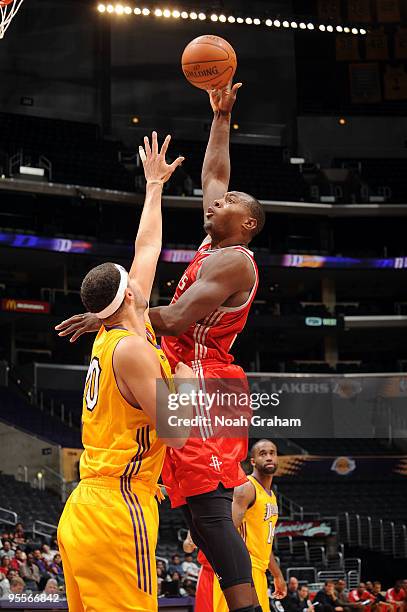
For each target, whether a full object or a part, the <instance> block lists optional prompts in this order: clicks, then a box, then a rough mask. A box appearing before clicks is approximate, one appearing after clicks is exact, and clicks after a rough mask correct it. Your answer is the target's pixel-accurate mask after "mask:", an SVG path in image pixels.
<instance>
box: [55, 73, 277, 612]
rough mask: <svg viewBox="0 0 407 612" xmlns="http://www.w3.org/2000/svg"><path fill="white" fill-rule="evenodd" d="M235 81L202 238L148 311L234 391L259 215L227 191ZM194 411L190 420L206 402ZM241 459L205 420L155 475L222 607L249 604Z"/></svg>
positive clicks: (210, 159) (160, 330)
mask: <svg viewBox="0 0 407 612" xmlns="http://www.w3.org/2000/svg"><path fill="white" fill-rule="evenodd" d="M239 87H240V84H236V85H234V86H233V87H231V88H226V89H225V90H222V91H214V92H211V93H210V100H211V105H212V109H213V111H214V119H213V123H212V128H211V134H210V138H209V143H208V146H207V150H206V154H205V160H204V164H203V169H202V187H203V194H204V197H203V207H204V228H205V231H206V232H207V234H208V236H207V238H206V239H205V240H204V242H203V243H202V245H201V247H200V248H199V250H198V252H197V253H196V255H195V257H194V259H193V261H192V262H191V263H190V265H189V266H188V268H187V270H186V272H185V274H184V275H183V276H182V278H181V280H180V282H179V284H178V287H177V290H176V292H175V295H174V298H173V300H172V302H171V304H170V305H169V306H163V307H158V308H151V309H150V311H149V315H150V320H151V322H152V325H153V327H154V329H155V331H156V334H157V335H159V336H162V338H163V339H162V346H163V349H164V351H165V353H166V355H167V357H168V359H169V361H170V363H171V365H173V364H174V365H175V363H177V362H178V361H180V360H181V359H182V361H183V362H184V363H187V364H189V365H190V366H191V367H192V369H193V370H194V371H195V372H196V374H197V375H198V377H199V379H200V382H201V386H202V389H205V386H206V384H207V383H208V382H209V381H213V380H214V379H219V380H221V379H222V380H225V379H227V380H233V379H235V380H236V381H237V383H240V385H241V388H242V389H243V388H246V384H247V383H246V377H245V374H244V372H243V370H242V369H241V368H240V367H239V366H237V365H235V364H233V363H232V362H233V357H232V355H231V354H230V352H229V351H230V349H231V346H232V344H233V342H234V340H235V339H236V336H237V335H238V334H239V333H240V332H241V331H242V329H243V328H244V326H245V323H246V320H247V316H248V313H249V310H250V306H251V304H252V302H253V300H254V297H255V294H256V290H257V286H258V271H257V266H256V264H255V261H254V258H253V253H252V252H251V251H250V250H249V249H248V244H249V243H250V241H251V240H252V239H253V238H254V236H256V235H257V234H258V233H259V232H260V231H261V229H262V228H263V225H264V221H265V215H264V211H263V209H262V207H261V205H260V204H259V202H258V201H257V200H256V199H255V198H253V197H252V196H250V195H248V194H245V193H241V192H238V191H227V189H228V186H229V178H230V159H229V137H230V119H231V111H232V108H233V105H234V102H235V99H236V94H237V90H238V88H239ZM58 327H59V330H60V335H70V334H71V333H73V336H72V339H71V340H75V339H76V338H77V337H79V335H81V334H82V333H85V332H87V331H95V330H96V328H98V327H99V321H95V320H94V319H92V317H91V315H77V316H76V317H71V319H68V320H67V321H64V322H63V323H62V324H61V325H60V326H58ZM181 356H182V357H181ZM196 409H197V416H199V415H202V414H203V413H204V411H205V406H202V405H197V407H196ZM246 455H247V436H246V435H245V436H243V437H240V438H228V437H216V436H215V435H214V432H213V429H212V425H211V424H210V423H209V424H203V425H202V426H201V428H200V436H199V437H198V436H197V437H195V438H191V439H190V440H189V441H188V442H187V444H186V445H185V446H184V448H183V449H180V450H179V451H177V452H172V450H171V451H170V450H168V452H167V458H166V461H165V465H164V470H163V474H162V477H163V482H164V483H165V485H166V487H167V490H168V492H169V495H170V498H171V502H172V505H173V507H175V506H182V507H183V510H184V514H185V517H186V520H187V522H188V526H189V528H190V531H191V534H192V537H193V539H194V541H195V543H196V544H197V545H198V546H199V548H200V549H201V550H202V551H203V552H204V553H205V555H206V557H207V558H208V559H209V561H210V563H211V565H212V567H213V568H214V570H215V572H216V574H217V575H218V577H219V581H220V584H221V587H222V590H223V592H224V595H225V598H226V601H227V603H228V606H229V609H230V610H232V611H236V612H237V611H239V612H252V611H253V610H255V607H254V606H257V609H258V601H257V599H256V596H255V591H254V589H253V585H252V578H251V563H250V557H249V554H248V552H247V549H246V547H245V545H244V542H243V540H242V538H241V537H240V535H239V533H238V532H237V530H236V529H235V527H234V525H233V522H232V513H231V507H232V498H233V488H234V487H235V486H238V485H241V484H242V483H243V482H245V481H246V476H245V474H244V472H243V470H242V468H241V466H240V462H241V461H242V460H243V459H245V457H246Z"/></svg>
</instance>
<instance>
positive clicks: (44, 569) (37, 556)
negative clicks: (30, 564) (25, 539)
mask: <svg viewBox="0 0 407 612" xmlns="http://www.w3.org/2000/svg"><path fill="white" fill-rule="evenodd" d="M32 554H33V555H34V563H35V564H36V565H37V567H38V569H39V570H40V572H41V574H44V575H45V574H47V573H48V565H47V562H46V561H45V559H44V558H43V556H42V552H41V551H40V549H39V548H36V549H35V550H34V552H33V553H32Z"/></svg>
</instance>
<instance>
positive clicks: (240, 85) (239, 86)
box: [232, 83, 243, 95]
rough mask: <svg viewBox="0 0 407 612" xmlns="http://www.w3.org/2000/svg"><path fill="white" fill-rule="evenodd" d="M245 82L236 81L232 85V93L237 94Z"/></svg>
mask: <svg viewBox="0 0 407 612" xmlns="http://www.w3.org/2000/svg"><path fill="white" fill-rule="evenodd" d="M242 85H243V83H235V84H234V85H233V87H232V93H233V94H234V95H236V94H237V91H238V89H240V88H241V87H242Z"/></svg>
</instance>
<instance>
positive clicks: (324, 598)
mask: <svg viewBox="0 0 407 612" xmlns="http://www.w3.org/2000/svg"><path fill="white" fill-rule="evenodd" d="M316 602H318V603H319V604H320V605H319V606H318V612H334V611H335V612H344V610H343V607H342V606H340V605H339V601H338V597H337V595H336V593H335V583H334V582H333V580H327V581H326V582H325V585H324V588H323V589H322V590H321V591H318V593H317V594H316V595H315V597H314V599H313V602H312V603H313V604H314V605H315V604H316Z"/></svg>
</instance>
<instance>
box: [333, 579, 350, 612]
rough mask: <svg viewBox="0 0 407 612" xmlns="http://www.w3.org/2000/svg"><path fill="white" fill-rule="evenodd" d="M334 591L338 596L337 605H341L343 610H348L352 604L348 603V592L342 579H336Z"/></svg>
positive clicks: (346, 611) (348, 611)
mask: <svg viewBox="0 0 407 612" xmlns="http://www.w3.org/2000/svg"><path fill="white" fill-rule="evenodd" d="M335 593H336V597H337V598H338V606H341V608H343V609H344V611H345V612H350V609H351V607H352V606H350V605H349V600H348V595H349V593H348V592H347V590H346V582H345V581H344V580H342V579H339V580H337V581H336V584H335Z"/></svg>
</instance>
